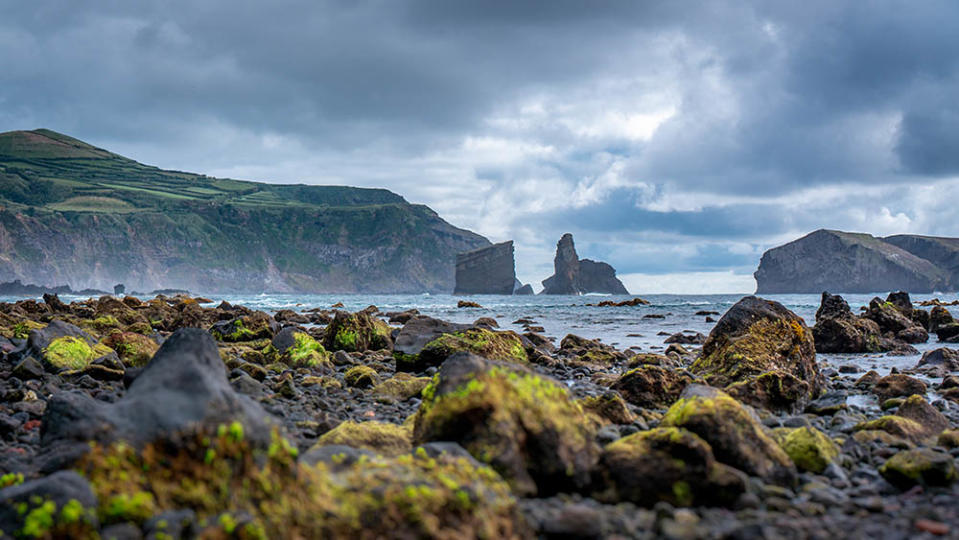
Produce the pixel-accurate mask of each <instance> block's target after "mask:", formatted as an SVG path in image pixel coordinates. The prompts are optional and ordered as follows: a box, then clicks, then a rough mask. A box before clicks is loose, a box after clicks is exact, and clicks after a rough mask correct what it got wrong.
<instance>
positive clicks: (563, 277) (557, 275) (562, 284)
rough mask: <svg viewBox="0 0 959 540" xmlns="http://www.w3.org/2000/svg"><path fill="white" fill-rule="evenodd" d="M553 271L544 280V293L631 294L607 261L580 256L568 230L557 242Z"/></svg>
mask: <svg viewBox="0 0 959 540" xmlns="http://www.w3.org/2000/svg"><path fill="white" fill-rule="evenodd" d="M553 267H554V273H553V275H552V276H550V277H548V278H546V279H545V280H543V292H542V293H541V294H586V293H607V294H629V291H627V290H626V287H624V286H623V283H622V282H621V281H619V279H617V278H616V270H614V269H613V267H612V266H610V265H608V264H606V263H604V262H596V261H591V260H589V259H582V260H581V259H580V258H579V256H578V255H577V254H576V246H574V245H573V235H571V234H569V233H566V234H564V235H563V237H562V238H560V239H559V242H557V244H556V258H555V259H554V260H553Z"/></svg>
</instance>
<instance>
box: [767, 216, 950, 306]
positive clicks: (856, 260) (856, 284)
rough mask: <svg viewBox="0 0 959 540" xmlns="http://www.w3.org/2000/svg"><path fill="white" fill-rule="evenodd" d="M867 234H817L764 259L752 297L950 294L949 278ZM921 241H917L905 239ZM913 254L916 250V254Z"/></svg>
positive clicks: (922, 260) (772, 251)
mask: <svg viewBox="0 0 959 540" xmlns="http://www.w3.org/2000/svg"><path fill="white" fill-rule="evenodd" d="M898 238H899V239H898V240H895V241H894V242H890V241H887V240H886V239H882V238H876V237H874V236H872V235H869V234H863V233H849V232H842V231H833V230H826V229H821V230H818V231H815V232H812V233H810V234H808V235H806V236H804V237H802V238H800V239H798V240H794V241H792V242H789V243H788V244H785V245H782V246H779V247H776V248H773V249H770V250H769V251H767V252H766V253H764V254H763V256H762V259H761V260H760V263H759V269H758V270H756V273H755V274H754V275H755V277H756V283H757V286H758V288H757V294H775V293H817V292H822V291H835V292H844V293H873V292H880V291H896V290H903V291H908V292H912V293H931V292H933V291H937V290H943V289H946V288H949V286H950V277H949V272H947V271H946V270H944V269H942V268H940V267H939V266H937V265H936V264H934V263H933V262H930V261H929V260H927V259H925V258H922V257H919V256H917V255H916V254H914V253H911V252H910V251H908V250H905V249H903V248H901V247H899V246H898V245H896V244H900V243H902V244H908V243H909V242H907V241H906V240H905V238H907V237H906V236H903V237H898ZM908 238H921V237H908ZM916 251H918V249H917V250H916Z"/></svg>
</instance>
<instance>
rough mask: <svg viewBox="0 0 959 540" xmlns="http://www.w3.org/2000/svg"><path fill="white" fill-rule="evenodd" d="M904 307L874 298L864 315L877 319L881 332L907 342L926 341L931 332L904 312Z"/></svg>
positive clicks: (873, 319)
mask: <svg viewBox="0 0 959 540" xmlns="http://www.w3.org/2000/svg"><path fill="white" fill-rule="evenodd" d="M904 309H905V308H904V307H902V306H897V305H896V304H895V303H893V302H891V301H889V300H886V301H883V300H881V299H879V298H873V299H872V300H870V302H869V308H868V309H867V310H866V312H865V313H863V315H862V316H863V318H864V319H869V320H872V321H875V322H876V324H877V325H878V326H879V332H880V333H881V334H884V335H889V336H895V337H896V338H897V339H900V340H902V341H905V342H906V343H924V342H925V341H927V340H928V339H929V334H928V333H927V332H926V329H925V328H922V327H921V326H919V325H918V324H916V322H915V321H913V320H912V319H910V318H909V317H908V316H907V315H906V314H905V313H903V310H904ZM909 312H910V314H911V312H912V307H911V306H909Z"/></svg>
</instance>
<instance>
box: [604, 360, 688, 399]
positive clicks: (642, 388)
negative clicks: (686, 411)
mask: <svg viewBox="0 0 959 540" xmlns="http://www.w3.org/2000/svg"><path fill="white" fill-rule="evenodd" d="M692 382H693V377H692V376H691V375H689V374H688V373H686V371H685V370H670V369H665V368H662V367H660V366H655V365H646V366H640V367H638V368H636V369H632V370H629V371H627V372H626V373H624V374H623V375H622V376H621V377H620V378H619V379H618V380H617V381H616V382H615V383H613V385H612V386H611V387H610V388H612V389H613V390H616V391H618V392H619V393H620V394H622V396H623V398H625V399H626V401H629V402H630V403H632V404H633V405H636V406H638V407H645V408H665V407H669V406H670V405H672V404H673V403H674V402H675V401H676V400H677V399H679V395H680V394H681V393H682V392H683V390H684V389H685V388H686V386H688V385H689V384H690V383H692Z"/></svg>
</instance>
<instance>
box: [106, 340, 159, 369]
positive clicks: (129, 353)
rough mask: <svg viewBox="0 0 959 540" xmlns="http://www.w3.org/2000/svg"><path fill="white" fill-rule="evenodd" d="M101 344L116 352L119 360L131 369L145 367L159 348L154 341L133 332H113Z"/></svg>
mask: <svg viewBox="0 0 959 540" xmlns="http://www.w3.org/2000/svg"><path fill="white" fill-rule="evenodd" d="M102 343H103V345H105V346H107V347H109V348H111V349H113V350H114V351H116V353H117V356H119V357H120V360H121V361H122V362H123V363H124V364H125V365H127V366H131V367H143V366H145V365H147V363H148V362H149V361H150V359H151V358H153V355H154V354H156V352H157V349H159V348H160V346H159V345H158V344H157V342H156V341H153V340H152V339H150V338H148V337H147V336H144V335H143V334H137V333H134V332H113V333H112V334H110V335H109V336H107V337H106V338H104V339H103V341H102Z"/></svg>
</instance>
